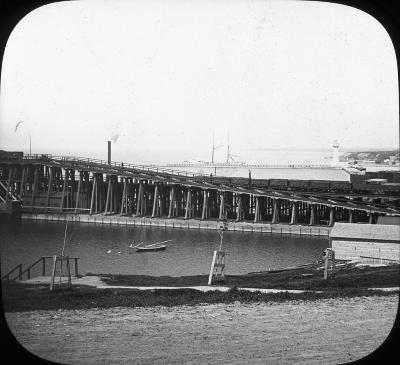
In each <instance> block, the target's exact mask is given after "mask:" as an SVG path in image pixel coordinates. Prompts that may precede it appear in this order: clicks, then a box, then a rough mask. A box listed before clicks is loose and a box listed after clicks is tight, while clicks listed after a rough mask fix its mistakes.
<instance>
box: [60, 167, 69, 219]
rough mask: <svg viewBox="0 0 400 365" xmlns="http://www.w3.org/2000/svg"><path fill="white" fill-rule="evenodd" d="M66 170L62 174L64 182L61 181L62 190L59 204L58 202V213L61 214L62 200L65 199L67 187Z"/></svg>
mask: <svg viewBox="0 0 400 365" xmlns="http://www.w3.org/2000/svg"><path fill="white" fill-rule="evenodd" d="M67 178H68V177H67V170H65V172H64V181H63V189H62V193H61V202H60V213H62V212H63V208H64V199H65V189H66V187H67Z"/></svg>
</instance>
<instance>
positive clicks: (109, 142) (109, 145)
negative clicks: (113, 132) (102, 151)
mask: <svg viewBox="0 0 400 365" xmlns="http://www.w3.org/2000/svg"><path fill="white" fill-rule="evenodd" d="M108 164H109V165H111V141H108Z"/></svg>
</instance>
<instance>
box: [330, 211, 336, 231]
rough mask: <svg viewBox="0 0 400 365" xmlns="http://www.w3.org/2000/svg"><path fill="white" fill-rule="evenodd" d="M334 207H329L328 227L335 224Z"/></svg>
mask: <svg viewBox="0 0 400 365" xmlns="http://www.w3.org/2000/svg"><path fill="white" fill-rule="evenodd" d="M334 209H335V208H334V207H330V209H329V227H332V226H333V225H334V224H335V211H334Z"/></svg>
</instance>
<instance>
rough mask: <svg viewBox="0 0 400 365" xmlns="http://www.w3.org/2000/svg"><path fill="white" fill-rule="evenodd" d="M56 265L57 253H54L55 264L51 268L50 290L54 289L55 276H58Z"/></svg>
mask: <svg viewBox="0 0 400 365" xmlns="http://www.w3.org/2000/svg"><path fill="white" fill-rule="evenodd" d="M56 265H57V255H54V256H53V265H52V268H51V278H50V291H51V290H53V285H54V278H55V276H56Z"/></svg>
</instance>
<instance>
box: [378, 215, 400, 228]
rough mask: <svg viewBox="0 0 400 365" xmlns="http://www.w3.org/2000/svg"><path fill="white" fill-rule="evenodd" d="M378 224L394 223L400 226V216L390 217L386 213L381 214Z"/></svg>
mask: <svg viewBox="0 0 400 365" xmlns="http://www.w3.org/2000/svg"><path fill="white" fill-rule="evenodd" d="M377 223H378V224H392V225H398V226H400V217H390V216H385V215H380V216H379V217H378V222H377Z"/></svg>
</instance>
